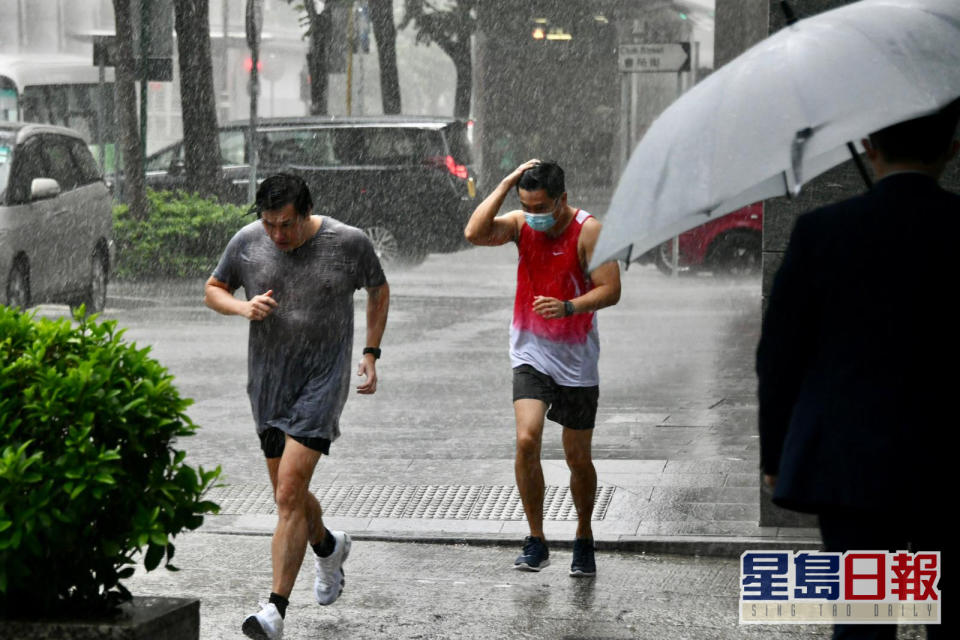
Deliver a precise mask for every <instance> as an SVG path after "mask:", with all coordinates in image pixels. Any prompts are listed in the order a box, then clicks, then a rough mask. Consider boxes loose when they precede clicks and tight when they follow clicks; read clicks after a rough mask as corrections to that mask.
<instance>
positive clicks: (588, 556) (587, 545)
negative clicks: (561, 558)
mask: <svg viewBox="0 0 960 640" xmlns="http://www.w3.org/2000/svg"><path fill="white" fill-rule="evenodd" d="M570 575H572V576H574V577H576V578H581V577H582V578H587V577H590V576H595V575H597V562H596V560H595V559H594V557H593V540H591V539H590V538H577V539H576V540H574V541H573V562H571V563H570Z"/></svg>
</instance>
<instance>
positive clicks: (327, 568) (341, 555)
mask: <svg viewBox="0 0 960 640" xmlns="http://www.w3.org/2000/svg"><path fill="white" fill-rule="evenodd" d="M330 535H332V536H333V539H334V540H336V545H335V546H334V548H333V553H331V554H330V555H329V556H327V557H326V558H321V557H320V556H317V557H316V564H317V578H316V580H314V581H313V595H315V596H316V597H317V602H318V603H320V604H322V605H328V604H333V603H334V602H336V601H337V598H339V597H340V593H341V592H342V591H343V585H344V584H346V582H347V580H346V578H344V576H343V563H344V562H346V561H347V556H349V555H350V536H349V535H348V534H347V533H346V532H344V531H330Z"/></svg>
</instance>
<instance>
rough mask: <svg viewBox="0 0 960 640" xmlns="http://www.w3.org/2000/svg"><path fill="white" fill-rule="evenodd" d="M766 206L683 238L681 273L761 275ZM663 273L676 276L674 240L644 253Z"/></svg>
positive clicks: (704, 226)
mask: <svg viewBox="0 0 960 640" xmlns="http://www.w3.org/2000/svg"><path fill="white" fill-rule="evenodd" d="M762 232H763V203H761V202H757V203H754V204H751V205H749V206H747V207H744V208H742V209H737V210H736V211H733V212H732V213H728V214H727V215H725V216H722V217H720V218H717V219H715V220H711V221H710V222H707V223H706V224H702V225H700V226H699V227H697V228H695V229H691V230H690V231H687V232H686V233H683V234H681V235H680V239H679V244H680V253H679V260H678V266H679V269H680V271H687V272H696V271H711V272H713V273H714V274H715V275H723V276H750V275H756V274H758V273H759V272H760V264H761V263H760V251H761V239H762ZM643 261H646V262H651V261H652V262H654V263H656V265H657V268H658V269H660V271H662V272H663V273H666V274H668V275H669V274H671V273H673V267H672V262H673V240H672V239H670V240H667V241H666V242H664V243H663V244H661V245H660V246H659V247H657V248H655V249H653V250H651V251H650V252H648V253H647V254H645V259H641V262H643Z"/></svg>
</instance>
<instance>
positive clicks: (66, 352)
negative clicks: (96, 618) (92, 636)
mask: <svg viewBox="0 0 960 640" xmlns="http://www.w3.org/2000/svg"><path fill="white" fill-rule="evenodd" d="M74 319H75V321H76V323H77V324H76V325H74V324H72V323H71V322H70V321H69V320H67V319H60V320H49V319H45V318H42V319H35V318H33V317H32V316H30V315H27V314H23V313H21V312H20V311H19V310H14V309H10V308H8V307H5V306H2V305H0V616H9V615H12V614H16V615H18V616H19V615H35V614H40V615H55V614H69V613H71V612H78V611H79V612H84V613H96V612H104V611H108V610H110V609H112V608H113V607H115V606H116V605H117V604H118V603H120V602H122V601H124V600H127V599H129V597H130V594H129V592H128V591H127V590H126V589H125V588H124V587H123V585H121V584H120V580H121V579H123V578H127V577H129V576H131V575H132V574H133V572H134V567H133V566H132V565H134V564H135V559H136V557H137V554H138V553H139V552H141V551H144V550H146V553H145V555H144V564H145V566H146V568H147V570H148V571H149V570H152V569H154V568H156V567H157V566H159V564H160V563H161V562H163V563H164V564H165V566H166V567H167V568H168V569H175V567H174V566H173V565H171V564H170V562H171V560H172V559H173V554H174V545H173V544H172V543H171V542H170V539H171V537H172V536H175V535H176V534H177V533H179V532H181V531H183V530H188V529H196V528H197V527H199V526H200V525H201V524H202V523H203V514H205V513H216V512H217V511H218V510H219V507H218V505H216V504H215V503H213V502H209V501H205V500H204V499H203V496H204V494H205V492H206V491H207V490H208V489H209V488H210V487H211V486H212V484H213V482H214V481H215V480H216V478H217V477H218V476H219V474H220V468H219V467H218V468H216V469H214V470H212V471H205V470H204V469H203V467H200V468H199V469H194V468H192V467H190V466H188V465H186V464H184V462H183V460H184V457H185V455H186V454H185V453H184V452H183V451H178V450H177V449H175V448H174V447H173V443H174V441H175V439H176V438H179V437H184V436H190V435H192V434H193V433H194V431H195V430H196V429H197V426H196V425H195V424H194V423H193V422H192V421H191V420H190V418H189V417H187V415H186V414H185V413H184V411H185V409H186V408H187V406H188V405H189V404H190V402H191V401H190V400H188V399H185V398H181V397H180V395H179V393H178V392H177V390H176V388H175V387H174V385H173V376H171V375H170V374H169V373H168V372H167V370H166V369H165V368H164V367H162V366H161V365H160V364H159V363H158V362H157V361H156V360H154V359H153V358H151V357H150V356H149V355H148V354H149V348H146V349H138V348H137V347H136V345H135V344H129V343H126V342H124V341H123V340H122V339H121V338H122V333H123V332H122V331H117V329H116V322H114V321H110V322H98V320H97V318H96V316H91V317H89V318H85V317H84V309H82V308H81V309H79V310H78V311H77V312H76V314H75V316H74Z"/></svg>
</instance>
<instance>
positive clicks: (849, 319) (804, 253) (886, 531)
mask: <svg viewBox="0 0 960 640" xmlns="http://www.w3.org/2000/svg"><path fill="white" fill-rule="evenodd" d="M958 119H960V99H958V100H954V101H953V102H952V103H950V104H948V105H947V107H945V108H943V109H941V110H939V111H937V112H935V113H933V114H932V115H929V116H924V117H920V118H915V119H912V120H908V121H905V122H901V123H899V124H895V125H892V126H889V127H886V128H884V129H881V130H879V131H876V132H875V133H873V134H871V135H870V136H869V138H868V139H865V140H863V142H862V144H863V146H864V148H865V149H866V155H867V158H868V160H869V161H870V163H871V164H872V165H873V170H874V173H875V175H876V177H877V178H878V181H877V182H876V184H875V185H874V186H873V187H872V188H871V189H870V190H869V191H868V192H866V193H865V194H863V195H860V196H857V197H855V198H852V199H849V200H846V201H843V202H839V203H836V204H832V205H829V206H826V207H823V208H820V209H817V210H815V211H812V212H810V213H807V214H804V215H802V216H800V217H799V218H798V220H797V222H796V225H795V227H794V229H793V232H792V235H791V237H790V242H789V245H788V247H787V251H786V254H785V257H784V260H783V264H782V266H781V267H780V269H779V271H778V272H777V275H776V278H775V280H774V284H773V288H772V290H771V292H770V296H769V304H768V307H767V311H766V314H765V316H764V320H763V328H762V332H761V336H760V342H759V346H758V349H757V375H758V378H759V429H760V456H761V458H760V463H761V467H762V470H763V473H764V480H765V482H766V483H767V484H768V485H769V486H771V487H773V488H774V491H773V501H774V502H775V503H776V504H778V505H780V506H782V507H786V508H788V509H793V510H796V511H802V512H809V513H815V514H817V515H818V519H819V525H820V532H821V536H822V538H823V544H824V548H825V550H826V551H851V550H881V551H882V550H889V551H898V550H906V549H908V548H911V547H912V549H913V550H914V551H940V552H941V566H942V565H943V559H944V557H946V556H950V557H952V555H951V554H952V549H947V547H948V546H949V545H948V544H947V529H946V527H945V526H944V525H945V516H944V512H945V509H947V508H948V502H947V500H946V496H947V488H948V487H949V486H950V484H951V483H950V480H951V478H950V476H949V475H948V471H947V470H948V469H949V468H950V460H949V459H948V453H947V452H948V447H947V446H946V438H947V434H948V431H952V430H953V426H954V425H955V423H956V417H955V413H956V410H955V408H954V406H953V400H954V398H955V396H956V390H955V387H956V384H955V383H956V375H955V374H950V373H949V371H950V370H952V368H953V367H954V366H956V365H957V362H958V361H960V332H958V331H957V327H956V320H955V318H954V317H953V316H952V314H949V313H945V310H944V308H943V306H944V299H945V298H949V297H950V296H951V294H952V292H953V290H954V281H955V279H956V275H955V274H956V268H957V265H956V260H955V256H956V255H957V252H956V243H957V241H958V239H960V195H956V194H952V193H948V192H947V191H945V190H944V189H942V188H941V187H940V186H939V185H938V180H939V178H940V176H941V174H942V172H943V171H944V168H945V166H946V164H947V162H948V161H949V160H950V159H951V158H953V157H954V156H955V155H956V154H957V151H958V148H960V142H958V141H957V140H956V139H955V135H956V126H957V122H958ZM946 562H947V563H949V562H950V560H947V561H946ZM941 588H942V585H941ZM943 622H944V623H945V625H949V628H953V627H954V626H955V625H954V624H953V620H950V619H947V620H945V621H943ZM945 625H944V624H941V625H939V626H935V625H930V626H928V627H927V629H928V631H927V633H928V635H927V637H928V638H931V639H933V638H941V637H954V636H952V635H951V634H950V633H949V628H948V627H947V626H945ZM833 637H834V638H889V639H890V640H893V639H894V638H895V637H896V626H895V625H842V624H837V625H836V626H835V627H834V636H833Z"/></svg>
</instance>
